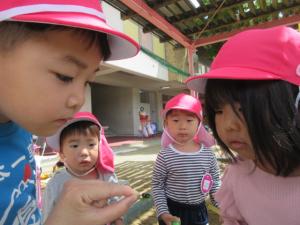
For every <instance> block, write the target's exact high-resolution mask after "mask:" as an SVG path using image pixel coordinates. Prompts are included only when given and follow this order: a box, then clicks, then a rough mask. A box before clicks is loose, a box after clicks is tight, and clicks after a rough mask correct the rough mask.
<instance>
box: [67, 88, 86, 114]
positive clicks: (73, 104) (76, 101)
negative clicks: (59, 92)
mask: <svg viewBox="0 0 300 225" xmlns="http://www.w3.org/2000/svg"><path fill="white" fill-rule="evenodd" d="M84 101H85V92H84V91H80V90H78V91H77V92H75V93H74V94H72V95H71V96H70V97H69V99H68V103H67V106H68V108H73V109H75V110H76V111H78V110H79V109H80V108H81V106H82V105H83V104H84Z"/></svg>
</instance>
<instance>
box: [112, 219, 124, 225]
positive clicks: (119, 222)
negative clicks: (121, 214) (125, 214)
mask: <svg viewBox="0 0 300 225" xmlns="http://www.w3.org/2000/svg"><path fill="white" fill-rule="evenodd" d="M113 224H114V225H124V222H123V219H121V218H120V219H117V220H115V222H114V223H113Z"/></svg>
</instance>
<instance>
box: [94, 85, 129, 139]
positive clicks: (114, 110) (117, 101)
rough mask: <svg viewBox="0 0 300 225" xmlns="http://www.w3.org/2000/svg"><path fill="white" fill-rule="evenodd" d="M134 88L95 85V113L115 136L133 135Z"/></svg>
mask: <svg viewBox="0 0 300 225" xmlns="http://www.w3.org/2000/svg"><path fill="white" fill-rule="evenodd" d="M132 93H133V89H132V88H121V87H112V86H105V85H93V89H92V99H93V112H94V114H96V115H97V116H98V118H99V119H100V122H101V123H102V125H104V126H108V127H109V130H110V131H111V132H112V133H113V134H115V135H133V130H134V128H133V124H134V122H133V114H134V112H133V107H132V105H133V98H132V95H133V94H132Z"/></svg>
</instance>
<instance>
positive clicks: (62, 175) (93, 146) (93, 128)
mask: <svg viewBox="0 0 300 225" xmlns="http://www.w3.org/2000/svg"><path fill="white" fill-rule="evenodd" d="M46 142H47V144H48V145H49V146H50V147H51V148H53V149H55V150H57V151H58V152H59V155H60V161H61V162H63V163H64V166H65V168H63V169H61V170H59V171H58V172H56V173H55V175H54V176H53V177H52V178H51V179H50V180H49V181H48V183H47V186H46V189H45V190H44V193H43V203H44V204H43V210H42V212H43V221H45V220H46V219H47V217H48V215H49V214H50V212H51V211H52V209H53V207H54V205H55V203H56V202H57V201H58V198H59V195H60V193H61V191H62V189H63V185H64V183H65V182H66V181H68V180H70V179H72V178H79V179H100V180H102V181H107V182H111V183H118V179H117V177H116V175H115V173H114V159H113V158H114V154H113V151H112V149H111V148H110V147H109V145H108V143H107V140H106V138H105V135H104V130H103V128H102V126H101V124H100V123H99V121H98V120H97V118H96V117H95V116H94V115H93V114H92V113H89V112H78V113H76V114H75V115H74V116H73V118H72V119H70V120H69V121H67V122H66V123H65V124H64V125H63V126H62V127H61V128H60V129H59V130H58V131H57V132H56V133H55V134H54V135H53V136H50V137H47V138H46ZM99 191H101V190H99ZM116 201H118V198H117V197H113V198H111V199H109V201H108V202H107V201H102V202H100V203H99V202H98V203H97V204H98V206H99V207H100V206H101V204H102V206H104V205H106V204H110V203H113V202H116ZM114 224H115V225H122V224H123V220H122V218H119V219H117V220H116V221H114Z"/></svg>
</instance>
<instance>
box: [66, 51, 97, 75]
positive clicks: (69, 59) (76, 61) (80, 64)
mask: <svg viewBox="0 0 300 225" xmlns="http://www.w3.org/2000/svg"><path fill="white" fill-rule="evenodd" d="M63 61H66V62H70V63H73V64H75V65H76V66H77V67H79V68H80V69H86V68H87V67H88V66H87V65H86V64H85V63H84V62H82V61H80V60H79V59H78V58H76V57H74V56H72V55H66V56H65V57H64V58H63ZM99 63H100V62H99ZM98 71H99V67H97V68H96V69H95V71H94V72H98Z"/></svg>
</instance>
